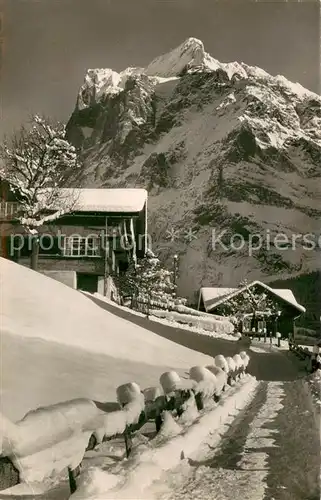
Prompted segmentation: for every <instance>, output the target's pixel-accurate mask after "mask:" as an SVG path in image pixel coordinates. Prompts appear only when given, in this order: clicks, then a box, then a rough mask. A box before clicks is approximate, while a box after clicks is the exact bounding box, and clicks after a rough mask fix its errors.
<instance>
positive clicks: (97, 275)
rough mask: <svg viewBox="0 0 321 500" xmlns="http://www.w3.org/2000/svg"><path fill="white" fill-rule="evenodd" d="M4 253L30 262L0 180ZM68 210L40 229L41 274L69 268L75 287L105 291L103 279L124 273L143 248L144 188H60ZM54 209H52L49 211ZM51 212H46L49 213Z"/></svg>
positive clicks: (25, 238) (26, 240) (14, 205)
mask: <svg viewBox="0 0 321 500" xmlns="http://www.w3.org/2000/svg"><path fill="white" fill-rule="evenodd" d="M1 184H2V189H1V202H0V228H1V241H2V245H1V253H2V256H3V257H6V258H9V259H12V260H15V261H16V262H18V263H19V264H22V265H25V266H28V267H29V265H30V257H31V245H30V236H29V235H28V234H26V231H25V229H24V227H23V226H21V224H20V222H19V220H18V214H19V202H18V201H17V200H16V199H15V197H14V196H13V194H12V192H11V191H10V189H8V186H7V185H6V183H3V182H2V183H1ZM60 191H61V194H62V195H63V196H64V197H68V196H70V197H73V198H74V199H75V202H74V204H73V207H72V210H71V211H69V212H68V213H66V214H65V215H61V216H60V217H59V218H57V219H55V220H52V221H51V222H47V223H46V224H45V225H43V226H41V227H40V228H39V235H40V239H39V241H40V245H39V257H38V268H37V269H38V270H39V271H40V272H45V273H50V272H55V271H56V272H64V273H65V272H68V271H70V272H71V271H74V272H75V273H76V277H77V288H79V289H82V290H87V291H90V292H97V291H99V292H100V293H104V294H105V295H108V294H107V293H106V282H107V280H106V277H108V276H115V275H118V274H121V273H123V272H124V271H125V270H126V269H127V267H128V264H129V262H130V260H131V259H134V260H135V259H136V258H137V257H143V256H144V254H145V251H146V248H147V191H146V190H145V189H62V190H60ZM52 212H53V213H54V210H52ZM49 213H50V212H49Z"/></svg>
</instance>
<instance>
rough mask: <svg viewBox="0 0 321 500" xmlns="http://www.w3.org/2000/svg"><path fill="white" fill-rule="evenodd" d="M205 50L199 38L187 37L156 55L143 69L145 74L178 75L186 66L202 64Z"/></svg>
mask: <svg viewBox="0 0 321 500" xmlns="http://www.w3.org/2000/svg"><path fill="white" fill-rule="evenodd" d="M206 55H207V54H206V52H205V50H204V45H203V42H201V40H198V39H197V38H188V39H187V40H185V42H183V43H182V44H180V45H179V46H178V47H176V48H175V49H173V50H171V51H169V52H167V53H166V54H163V55H161V56H159V57H156V58H155V59H154V60H153V61H152V62H151V63H150V64H149V65H148V66H147V67H146V69H145V73H146V75H149V76H161V77H171V76H178V75H179V74H180V73H181V72H182V71H183V70H184V69H185V68H186V67H188V66H189V67H198V66H202V65H204V62H205V57H206Z"/></svg>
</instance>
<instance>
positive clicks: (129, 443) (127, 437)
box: [124, 425, 133, 458]
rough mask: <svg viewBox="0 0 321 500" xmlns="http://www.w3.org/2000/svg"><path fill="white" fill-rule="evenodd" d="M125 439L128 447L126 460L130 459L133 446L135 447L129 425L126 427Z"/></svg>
mask: <svg viewBox="0 0 321 500" xmlns="http://www.w3.org/2000/svg"><path fill="white" fill-rule="evenodd" d="M124 439H125V447H126V458H128V457H129V455H130V453H131V451H132V446H133V442H132V436H131V430H130V426H129V425H126V428H125V431H124Z"/></svg>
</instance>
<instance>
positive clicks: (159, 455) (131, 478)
mask: <svg viewBox="0 0 321 500" xmlns="http://www.w3.org/2000/svg"><path fill="white" fill-rule="evenodd" d="M257 385H258V382H257V381H256V379H254V378H253V377H251V376H249V375H248V376H246V377H245V378H244V379H243V380H242V382H239V383H238V384H237V385H236V386H235V388H232V389H231V392H230V393H229V394H228V396H227V397H226V398H225V399H224V401H223V402H222V404H219V405H218V406H216V407H215V409H213V410H212V411H210V412H209V413H207V414H204V415H202V416H201V417H200V418H199V419H198V420H197V422H195V423H194V424H193V425H191V426H190V428H188V429H187V430H186V429H183V430H182V433H181V434H179V435H177V436H175V437H172V438H171V439H170V440H169V441H168V442H165V443H163V444H161V445H160V446H159V440H158V441H157V439H155V440H152V441H151V442H150V443H149V446H148V448H147V449H145V450H144V451H143V452H142V453H141V454H140V455H136V456H133V457H132V458H130V459H129V460H128V461H127V463H126V468H125V469H123V470H122V471H121V473H120V474H119V476H118V484H117V485H116V486H115V487H114V486H113V485H114V483H115V478H114V476H111V475H110V474H108V473H106V480H105V481H104V479H103V476H102V475H100V473H98V475H99V478H97V480H96V481H95V477H94V476H95V474H93V472H91V473H90V474H91V480H90V478H89V477H88V475H87V477H86V478H83V479H82V480H81V481H80V482H79V489H78V491H77V492H76V493H75V494H74V495H72V497H71V498H72V499H74V500H107V499H113V500H116V499H125V498H127V499H134V498H135V499H138V498H142V492H143V491H144V490H146V488H148V487H149V486H150V484H151V483H152V482H153V481H155V480H157V479H159V478H160V476H161V475H162V473H163V472H164V471H168V470H169V469H172V468H174V467H175V466H177V465H178V464H179V463H180V461H181V459H182V457H188V456H190V455H191V454H192V453H193V452H195V451H196V450H197V449H199V447H200V446H201V445H202V443H204V442H206V439H207V438H208V436H209V434H210V433H216V434H217V437H218V440H219V433H220V431H221V432H222V430H223V428H224V424H225V422H227V421H228V419H229V416H230V414H231V413H234V414H236V413H237V412H238V411H239V410H241V409H243V408H244V407H245V406H246V405H247V404H248V402H249V400H250V399H251V398H252V397H253V396H254V393H255V390H256V388H257ZM177 430H178V429H177V427H176V431H177ZM174 434H175V432H174ZM93 491H94V493H93Z"/></svg>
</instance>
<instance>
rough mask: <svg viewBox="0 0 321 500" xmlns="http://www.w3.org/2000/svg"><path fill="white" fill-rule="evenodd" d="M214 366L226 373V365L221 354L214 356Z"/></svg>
mask: <svg viewBox="0 0 321 500" xmlns="http://www.w3.org/2000/svg"><path fill="white" fill-rule="evenodd" d="M215 364H216V366H218V367H219V368H221V369H222V370H223V371H225V372H226V373H227V372H228V364H227V361H226V359H225V357H224V356H223V355H222V354H218V355H217V356H215Z"/></svg>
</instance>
